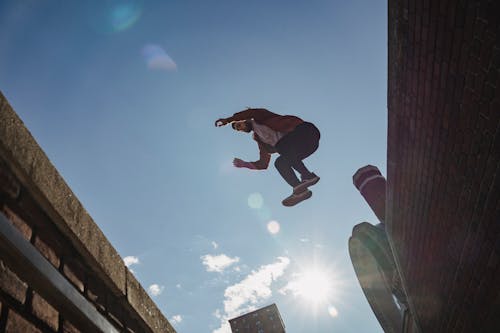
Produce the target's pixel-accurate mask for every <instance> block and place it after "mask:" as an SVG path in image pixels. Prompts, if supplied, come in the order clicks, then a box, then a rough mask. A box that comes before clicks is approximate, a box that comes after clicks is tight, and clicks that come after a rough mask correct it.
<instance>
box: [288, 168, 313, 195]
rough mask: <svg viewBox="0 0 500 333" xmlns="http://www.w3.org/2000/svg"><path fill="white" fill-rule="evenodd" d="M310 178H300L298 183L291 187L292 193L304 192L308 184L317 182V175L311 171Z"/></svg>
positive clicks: (311, 184)
mask: <svg viewBox="0 0 500 333" xmlns="http://www.w3.org/2000/svg"><path fill="white" fill-rule="evenodd" d="M311 176H312V177H311V178H308V179H302V181H301V182H300V184H299V185H297V186H295V187H294V188H293V193H295V194H299V193H302V192H304V191H305V190H306V189H307V188H308V187H309V186H313V185H314V184H316V183H317V182H319V177H318V176H316V174H315V173H311Z"/></svg>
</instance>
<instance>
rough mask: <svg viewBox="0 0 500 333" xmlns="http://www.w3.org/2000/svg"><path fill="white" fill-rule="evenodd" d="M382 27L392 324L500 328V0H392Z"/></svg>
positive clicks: (467, 329) (471, 329) (458, 329)
mask: <svg viewBox="0 0 500 333" xmlns="http://www.w3.org/2000/svg"><path fill="white" fill-rule="evenodd" d="M388 30H389V31H388V34H389V59H388V67H389V75H388V79H389V82H388V117H389V119H388V120H389V121H388V149H387V188H386V210H385V235H386V237H387V240H388V243H389V246H390V250H391V252H392V253H393V257H394V265H395V269H396V271H397V273H398V275H399V276H398V277H397V278H396V279H395V280H399V282H400V283H401V289H402V291H403V294H404V298H405V302H406V306H407V307H408V308H407V314H408V316H407V317H405V318H406V319H408V318H410V319H412V320H414V323H415V325H416V327H413V326H412V325H407V326H406V327H403V328H401V329H403V331H405V330H406V331H408V330H411V329H417V330H419V331H420V332H500V317H499V316H498V314H499V313H500V79H499V74H500V73H499V72H500V1H497V0H491V1H489V0H481V1H477V0H436V1H434V0H432V1H431V0H426V1H424V0H406V1H402V0H400V1H396V0H389V29H388ZM355 231H356V230H355ZM353 238H356V235H355V234H353ZM356 239H357V238H356ZM356 242H357V241H356ZM358 244H360V243H359V242H358ZM358 259H359V258H358ZM353 262H354V260H353ZM358 264H359V262H358ZM389 289H390V288H389ZM395 289H397V288H395ZM372 302H373V304H375V303H376V300H372ZM371 304H372V303H371ZM373 304H372V308H374V307H373ZM375 308H377V306H376V305H375ZM410 327H412V328H411V329H410Z"/></svg>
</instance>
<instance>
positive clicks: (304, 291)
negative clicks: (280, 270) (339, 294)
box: [293, 270, 332, 305]
mask: <svg viewBox="0 0 500 333" xmlns="http://www.w3.org/2000/svg"><path fill="white" fill-rule="evenodd" d="M293 289H294V293H295V294H296V295H297V296H301V297H303V298H304V299H305V300H306V301H307V302H308V303H311V304H314V305H320V304H324V303H326V302H327V301H328V298H329V296H330V293H331V291H332V285H331V281H330V279H329V277H328V275H327V274H326V273H325V272H323V271H319V270H310V271H306V272H304V273H303V274H300V275H299V276H298V279H297V280H295V281H294V286H293Z"/></svg>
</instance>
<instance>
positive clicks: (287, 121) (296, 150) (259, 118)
mask: <svg viewBox="0 0 500 333" xmlns="http://www.w3.org/2000/svg"><path fill="white" fill-rule="evenodd" d="M229 123H232V127H233V129H235V130H237V131H242V132H247V133H250V132H251V131H253V138H254V140H255V141H257V143H258V145H259V150H260V159H259V160H258V161H255V162H246V161H243V160H241V159H239V158H235V159H234V160H233V164H234V166H235V167H237V168H248V169H253V170H263V169H267V167H268V165H269V161H270V159H271V154H272V153H278V154H279V155H280V156H279V157H278V158H277V159H276V161H275V162H274V165H275V166H276V169H278V171H279V173H280V174H281V176H282V177H283V178H284V179H285V180H286V182H287V183H288V184H290V185H291V186H292V187H293V193H292V194H291V195H290V196H289V197H287V198H286V199H284V200H283V202H282V203H283V205H284V206H294V205H296V204H298V203H299V202H301V201H303V200H306V199H309V198H310V197H311V195H312V192H311V191H310V190H308V187H309V186H312V185H314V184H316V183H317V182H318V181H319V177H318V176H316V175H315V174H314V173H312V172H310V171H309V170H308V169H307V168H306V166H305V165H304V163H303V162H302V160H303V159H305V158H306V157H308V156H309V155H311V154H312V153H314V152H315V151H316V149H318V145H319V138H320V133H319V130H318V129H317V128H316V126H314V125H313V124H311V123H308V122H305V121H303V120H302V119H300V118H298V117H295V116H281V115H279V114H276V113H273V112H270V111H268V110H266V109H250V108H249V109H246V110H244V111H241V112H238V113H235V114H234V115H233V116H232V117H229V118H221V119H218V120H217V121H216V122H215V126H224V125H227V124H229ZM294 169H295V170H296V171H297V172H298V173H299V174H300V176H301V180H300V181H299V179H298V178H297V176H296V174H295V172H294Z"/></svg>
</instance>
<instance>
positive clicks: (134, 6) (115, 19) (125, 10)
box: [110, 1, 141, 31]
mask: <svg viewBox="0 0 500 333" xmlns="http://www.w3.org/2000/svg"><path fill="white" fill-rule="evenodd" d="M140 16H141V8H140V7H139V4H138V3H135V2H133V1H130V2H123V3H120V4H117V5H116V6H115V7H114V8H112V10H111V12H110V23H111V26H112V27H113V29H114V31H123V30H126V29H128V28H130V27H131V26H132V25H134V23H135V22H137V20H138V19H139V17H140Z"/></svg>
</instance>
